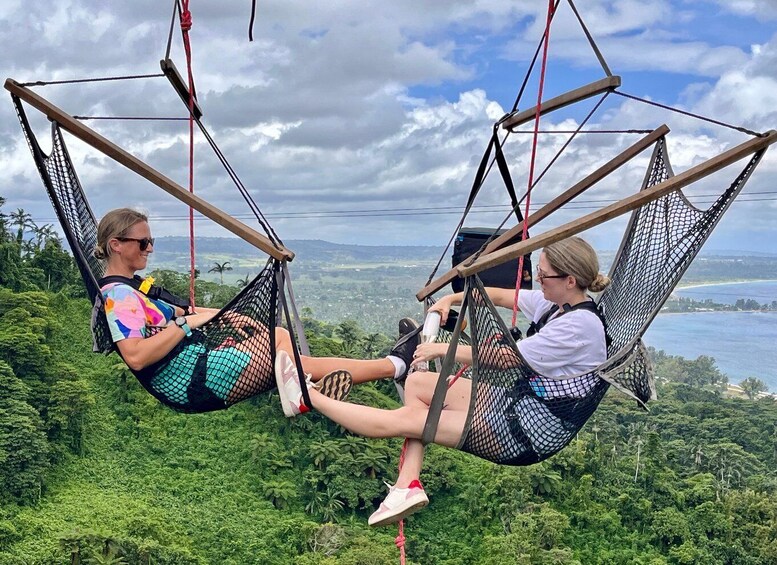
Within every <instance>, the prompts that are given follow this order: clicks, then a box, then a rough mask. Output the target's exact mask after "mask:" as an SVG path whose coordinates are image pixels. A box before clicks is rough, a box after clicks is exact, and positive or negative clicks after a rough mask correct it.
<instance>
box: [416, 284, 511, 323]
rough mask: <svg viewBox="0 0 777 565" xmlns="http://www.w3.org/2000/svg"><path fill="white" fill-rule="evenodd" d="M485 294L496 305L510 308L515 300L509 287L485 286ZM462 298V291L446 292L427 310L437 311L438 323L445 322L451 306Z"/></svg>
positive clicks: (458, 302) (460, 301)
mask: <svg viewBox="0 0 777 565" xmlns="http://www.w3.org/2000/svg"><path fill="white" fill-rule="evenodd" d="M486 294H488V297H489V298H490V299H491V302H493V303H494V304H495V305H496V306H501V307H502V308H510V309H512V307H513V302H514V301H515V290H513V289H511V288H497V287H494V286H487V287H486ZM463 300H464V293H463V292H457V293H456V294H448V295H446V296H443V297H442V298H440V299H439V300H438V301H437V302H435V303H434V304H433V305H432V306H430V307H429V312H439V313H440V323H442V324H445V322H447V321H448V313H449V312H450V311H451V307H452V306H456V305H459V304H461V303H462V301H463Z"/></svg>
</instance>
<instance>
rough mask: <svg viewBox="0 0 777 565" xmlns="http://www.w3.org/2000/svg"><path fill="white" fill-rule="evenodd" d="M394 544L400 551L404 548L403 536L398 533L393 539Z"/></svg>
mask: <svg viewBox="0 0 777 565" xmlns="http://www.w3.org/2000/svg"><path fill="white" fill-rule="evenodd" d="M394 543H395V544H396V546H397V547H398V548H399V549H402V548H404V547H405V534H403V533H401V532H400V533H399V535H398V536H397V537H396V538H394Z"/></svg>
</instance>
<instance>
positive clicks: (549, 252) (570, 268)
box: [542, 236, 610, 292]
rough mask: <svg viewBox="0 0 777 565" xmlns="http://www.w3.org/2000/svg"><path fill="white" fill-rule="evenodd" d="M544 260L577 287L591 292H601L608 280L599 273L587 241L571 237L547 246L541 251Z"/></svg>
mask: <svg viewBox="0 0 777 565" xmlns="http://www.w3.org/2000/svg"><path fill="white" fill-rule="evenodd" d="M542 251H543V253H545V258H546V259H547V260H548V263H550V266H551V267H553V270H555V271H558V272H559V273H560V274H565V275H572V276H573V277H575V280H576V281H577V286H578V287H580V288H581V289H583V290H590V291H591V292H601V291H603V290H604V289H605V288H607V285H609V284H610V278H609V277H608V276H607V275H603V274H602V273H600V272H599V258H598V257H597V256H596V251H594V248H593V247H591V246H590V245H589V244H588V242H587V241H585V240H584V239H581V238H579V237H576V236H573V237H569V238H567V239H564V240H562V241H558V242H556V243H552V244H550V245H548V246H547V247H546V248H545V249H543V250H542Z"/></svg>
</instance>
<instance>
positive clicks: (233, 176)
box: [194, 117, 283, 248]
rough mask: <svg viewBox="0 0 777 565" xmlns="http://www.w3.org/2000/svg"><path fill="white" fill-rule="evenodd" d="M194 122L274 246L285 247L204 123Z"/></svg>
mask: <svg viewBox="0 0 777 565" xmlns="http://www.w3.org/2000/svg"><path fill="white" fill-rule="evenodd" d="M194 121H195V122H197V125H198V126H199V128H200V131H201V132H202V134H203V135H204V136H205V139H206V140H207V141H208V144H209V145H210V147H211V149H213V152H214V153H215V155H216V157H217V158H218V160H219V161H220V162H221V165H222V166H223V167H224V170H225V171H226V172H227V174H228V175H229V178H230V179H232V182H233V183H234V185H235V186H236V187H237V189H238V191H239V192H240V195H241V196H242V197H243V200H244V201H245V203H246V204H247V205H248V207H249V208H250V209H251V212H253V214H254V216H255V217H256V221H257V222H259V225H260V226H262V229H264V231H265V233H266V234H267V236H268V237H269V238H270V240H271V241H272V243H273V245H275V246H276V248H278V247H279V245H283V242H282V241H281V238H280V237H279V236H278V234H277V233H275V230H273V229H272V226H270V223H269V222H268V221H267V218H266V217H265V216H264V214H263V213H262V211H261V210H260V209H259V206H257V204H256V202H255V201H254V199H253V198H252V197H251V195H250V194H249V192H248V189H247V188H246V187H245V185H244V184H243V182H242V181H241V180H240V177H239V176H238V175H237V173H236V172H235V170H234V169H233V168H232V165H230V163H229V161H228V160H227V158H226V156H225V155H224V153H222V151H221V149H220V148H219V146H218V145H216V142H215V141H214V140H213V137H211V135H210V133H209V132H208V130H207V129H206V128H205V125H204V124H203V123H202V121H200V120H199V119H197V118H196V117H195V120H194Z"/></svg>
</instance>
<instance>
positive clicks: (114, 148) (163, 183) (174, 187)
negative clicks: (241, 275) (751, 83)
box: [5, 78, 294, 261]
mask: <svg viewBox="0 0 777 565" xmlns="http://www.w3.org/2000/svg"><path fill="white" fill-rule="evenodd" d="M5 89H6V90H7V91H9V92H10V93H11V94H13V95H15V96H18V97H19V98H20V99H21V100H23V101H25V102H26V103H27V104H29V105H30V106H32V107H33V108H35V109H37V110H38V111H40V112H42V113H43V114H45V115H46V116H47V117H48V118H49V119H50V120H52V121H55V122H57V123H58V124H59V125H60V126H61V127H62V129H64V130H65V131H67V132H68V133H70V134H71V135H73V136H75V137H77V138H78V139H80V140H81V141H83V142H84V143H86V144H88V145H91V146H92V147H94V148H95V149H97V150H98V151H100V152H101V153H104V154H105V155H107V156H108V157H110V158H111V159H113V160H114V161H116V162H117V163H119V164H120V165H123V166H124V167H126V168H128V169H129V170H131V171H133V172H135V173H137V174H138V175H140V176H141V177H143V178H144V179H146V180H148V181H149V182H151V183H153V184H155V185H156V186H158V187H159V188H161V189H162V190H164V191H165V192H167V193H168V194H170V195H171V196H173V197H174V198H176V199H178V200H180V201H181V202H183V203H184V204H186V205H188V206H191V207H192V208H194V209H195V210H197V211H198V212H199V213H200V214H202V215H203V216H206V217H208V218H210V219H211V220H213V221H214V222H216V223H217V224H219V225H220V226H222V227H224V228H226V229H227V230H229V231H230V232H232V233H233V234H235V235H236V236H238V237H239V238H241V239H243V240H245V241H247V242H248V243H250V244H251V245H253V246H254V247H256V248H257V249H260V250H261V251H263V252H264V253H267V254H268V255H270V256H271V257H273V258H275V259H278V260H286V261H291V260H292V259H293V258H294V253H293V252H292V251H290V250H289V249H286V248H285V247H284V246H282V245H280V244H278V246H276V245H275V244H274V243H273V242H272V241H271V240H270V239H269V238H267V237H266V236H264V235H262V234H261V233H259V232H257V231H256V230H254V229H252V228H250V227H249V226H247V225H245V224H244V223H243V222H240V221H239V220H236V219H235V218H233V217H232V216H230V215H229V214H227V213H226V212H224V211H222V210H220V209H219V208H216V207H215V206H213V205H212V204H210V203H209V202H207V201H206V200H203V199H202V198H200V197H199V196H196V195H194V194H192V193H191V192H189V191H188V190H186V189H185V188H183V187H182V186H181V185H179V184H177V183H176V182H175V181H173V180H172V179H170V178H168V177H166V176H165V175H163V174H162V173H160V172H159V171H157V170H156V169H154V168H153V167H151V166H149V165H147V164H146V163H144V162H143V161H141V160H140V159H138V158H137V157H135V156H134V155H131V154H130V153H128V152H127V151H125V150H124V149H122V148H121V147H119V146H118V145H116V144H115V143H113V142H111V141H109V140H107V139H106V138H104V137H103V136H101V135H100V134H99V133H97V132H96V131H94V130H93V129H91V128H89V127H88V126H86V125H84V124H82V123H81V122H79V121H78V120H76V119H74V118H73V117H72V116H71V115H70V114H68V113H66V112H64V111H63V110H60V109H59V108H58V107H56V106H54V105H53V104H52V103H51V102H49V101H48V100H46V99H45V98H43V97H42V96H39V95H38V94H36V93H35V92H32V91H31V90H30V89H28V88H26V87H24V86H21V85H20V84H19V83H17V82H16V81H15V80H13V79H10V78H9V79H6V81H5Z"/></svg>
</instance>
